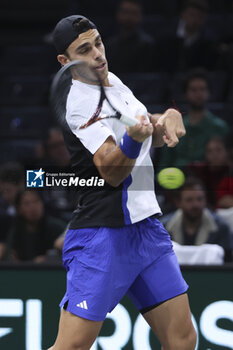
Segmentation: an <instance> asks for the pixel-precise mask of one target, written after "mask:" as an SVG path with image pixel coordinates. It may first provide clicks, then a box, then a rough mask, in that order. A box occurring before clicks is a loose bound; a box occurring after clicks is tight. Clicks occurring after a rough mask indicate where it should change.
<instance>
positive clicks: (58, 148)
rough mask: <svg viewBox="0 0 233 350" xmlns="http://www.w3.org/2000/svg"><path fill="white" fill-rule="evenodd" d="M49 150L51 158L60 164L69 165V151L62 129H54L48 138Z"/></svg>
mask: <svg viewBox="0 0 233 350" xmlns="http://www.w3.org/2000/svg"><path fill="white" fill-rule="evenodd" d="M47 151H48V155H49V157H50V158H51V160H52V161H53V162H54V163H55V164H56V165H60V166H67V165H69V162H70V159H69V153H68V151H67V148H66V145H65V142H64V138H63V135H62V133H61V132H60V131H57V130H54V131H52V132H51V133H50V136H49V138H48V140H47Z"/></svg>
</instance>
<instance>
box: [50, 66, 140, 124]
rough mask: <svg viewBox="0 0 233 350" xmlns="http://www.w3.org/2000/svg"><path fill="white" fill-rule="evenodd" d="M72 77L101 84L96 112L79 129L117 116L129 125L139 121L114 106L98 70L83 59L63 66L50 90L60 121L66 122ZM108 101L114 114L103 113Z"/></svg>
mask: <svg viewBox="0 0 233 350" xmlns="http://www.w3.org/2000/svg"><path fill="white" fill-rule="evenodd" d="M72 79H78V80H81V81H84V82H86V83H92V84H93V83H94V84H96V85H98V86H99V93H100V97H99V103H98V105H97V107H96V110H95V113H94V114H93V115H91V116H90V118H88V121H87V122H86V123H85V124H83V125H81V126H80V127H79V129H85V128H87V127H88V126H90V125H92V124H94V123H95V122H97V121H100V120H104V119H109V118H115V119H118V120H119V121H120V122H122V123H123V124H125V125H127V126H135V125H136V124H137V123H138V122H139V121H138V120H137V119H136V118H132V117H130V116H126V115H122V113H121V112H120V111H118V109H117V108H116V107H115V106H113V104H112V103H111V101H110V99H109V98H108V96H107V94H106V91H105V88H104V85H103V83H102V81H101V79H100V77H99V75H98V73H97V72H96V71H94V69H91V68H90V67H89V66H88V65H87V63H86V62H84V61H81V60H75V61H71V62H69V63H68V64H66V65H65V66H63V67H62V68H61V69H60V70H59V71H58V72H57V74H56V75H55V77H54V79H53V81H52V85H51V91H50V103H51V106H52V110H53V113H54V115H55V117H56V118H57V119H58V121H59V123H61V124H63V126H64V124H66V122H65V115H66V100H67V97H68V94H69V91H70V88H71V84H72ZM104 101H107V103H108V104H109V106H110V107H111V110H112V114H110V115H106V114H101V110H102V106H103V102H104Z"/></svg>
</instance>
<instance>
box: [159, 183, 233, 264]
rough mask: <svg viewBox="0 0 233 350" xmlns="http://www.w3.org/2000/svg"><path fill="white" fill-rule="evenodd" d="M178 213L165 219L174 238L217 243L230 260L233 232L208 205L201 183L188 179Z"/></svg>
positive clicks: (178, 240) (190, 241)
mask: <svg viewBox="0 0 233 350" xmlns="http://www.w3.org/2000/svg"><path fill="white" fill-rule="evenodd" d="M177 207H178V208H179V209H177V210H176V211H175V212H173V213H171V214H168V215H167V216H165V217H163V218H162V222H163V223H164V225H165V227H166V229H167V230H168V232H169V233H170V234H171V237H172V239H173V240H174V241H175V242H177V243H179V244H183V245H201V244H204V243H210V244H218V245H220V246H222V247H223V248H224V250H225V259H226V261H229V260H231V255H232V250H233V233H232V232H231V230H230V227H229V226H228V225H227V223H226V222H225V221H224V220H223V219H222V218H220V217H219V216H217V215H216V214H215V213H213V212H211V211H209V210H208V209H207V208H206V195H205V190H204V187H203V186H202V184H201V182H200V181H199V180H198V179H195V178H187V179H186V182H185V184H184V185H183V186H182V187H181V189H180V190H179V196H178V200H177Z"/></svg>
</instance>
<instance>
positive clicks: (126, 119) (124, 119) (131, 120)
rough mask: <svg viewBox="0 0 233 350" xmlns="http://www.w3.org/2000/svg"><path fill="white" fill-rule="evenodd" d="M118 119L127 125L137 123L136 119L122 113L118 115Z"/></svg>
mask: <svg viewBox="0 0 233 350" xmlns="http://www.w3.org/2000/svg"><path fill="white" fill-rule="evenodd" d="M120 121H121V122H122V123H123V124H125V125H127V126H135V125H136V124H138V120H137V119H135V118H132V117H128V116H126V115H122V116H121V117H120Z"/></svg>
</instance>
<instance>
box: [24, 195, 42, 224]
mask: <svg viewBox="0 0 233 350" xmlns="http://www.w3.org/2000/svg"><path fill="white" fill-rule="evenodd" d="M18 213H19V214H20V215H21V216H23V217H24V219H25V220H26V221H28V222H38V221H39V220H40V219H41V218H42V217H43V215H44V206H43V202H42V201H41V199H40V197H39V196H38V195H37V194H36V193H34V192H32V191H26V192H25V193H24V194H23V197H22V199H21V202H20V205H19V208H18Z"/></svg>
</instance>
